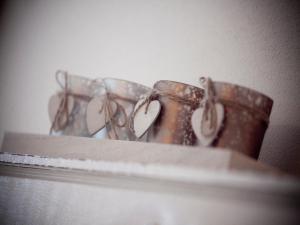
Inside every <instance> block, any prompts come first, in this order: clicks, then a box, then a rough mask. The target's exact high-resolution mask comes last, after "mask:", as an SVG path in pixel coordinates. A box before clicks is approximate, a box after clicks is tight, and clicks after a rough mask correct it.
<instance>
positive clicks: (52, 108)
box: [48, 94, 75, 131]
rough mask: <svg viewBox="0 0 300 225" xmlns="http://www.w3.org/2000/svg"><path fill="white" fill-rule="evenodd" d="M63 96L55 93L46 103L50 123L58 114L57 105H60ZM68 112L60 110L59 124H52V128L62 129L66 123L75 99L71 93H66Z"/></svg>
mask: <svg viewBox="0 0 300 225" xmlns="http://www.w3.org/2000/svg"><path fill="white" fill-rule="evenodd" d="M63 98H64V96H63V95H62V94H56V95H52V96H51V98H50V100H49V104H48V113H49V117H50V121H51V123H53V122H54V120H55V117H56V116H57V114H58V110H59V107H60V106H61V103H62V101H63ZM67 101H68V102H67V103H68V106H67V107H68V108H67V110H68V114H67V113H66V112H62V113H61V115H60V121H59V124H57V123H56V124H54V127H53V129H54V130H56V131H57V130H59V129H63V127H64V126H65V125H66V124H67V121H68V116H69V115H70V114H71V113H72V110H73V108H74V104H75V100H74V98H73V97H72V96H71V95H68V100H67Z"/></svg>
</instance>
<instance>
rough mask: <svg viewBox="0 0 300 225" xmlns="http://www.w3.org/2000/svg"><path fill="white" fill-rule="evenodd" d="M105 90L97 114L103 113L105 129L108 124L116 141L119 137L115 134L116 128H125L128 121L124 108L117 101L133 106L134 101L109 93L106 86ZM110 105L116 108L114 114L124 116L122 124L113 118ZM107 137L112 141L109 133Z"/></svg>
mask: <svg viewBox="0 0 300 225" xmlns="http://www.w3.org/2000/svg"><path fill="white" fill-rule="evenodd" d="M103 84H104V83H103ZM104 86H105V84H104ZM105 90H106V94H105V95H106V98H105V100H104V103H103V105H102V106H101V108H100V110H99V113H103V111H104V118H105V119H104V120H105V127H106V129H107V130H108V124H109V125H110V127H111V129H112V131H113V133H114V136H115V139H117V140H118V139H119V136H118V134H117V131H116V127H118V128H122V127H126V125H127V124H128V120H129V119H128V116H127V113H126V110H125V108H124V107H123V106H122V105H121V104H120V103H119V102H118V101H117V99H120V100H124V101H127V102H130V103H132V104H134V103H135V101H133V100H132V99H130V98H125V97H122V96H120V95H117V94H113V93H109V92H108V91H107V89H106V86H105ZM112 104H115V105H116V107H117V109H116V113H120V114H121V115H123V116H124V121H123V122H122V121H120V119H118V118H116V117H115V116H114V112H113V108H112ZM119 118H120V117H119ZM107 135H108V138H109V139H113V138H112V136H111V135H110V132H109V131H108V132H107Z"/></svg>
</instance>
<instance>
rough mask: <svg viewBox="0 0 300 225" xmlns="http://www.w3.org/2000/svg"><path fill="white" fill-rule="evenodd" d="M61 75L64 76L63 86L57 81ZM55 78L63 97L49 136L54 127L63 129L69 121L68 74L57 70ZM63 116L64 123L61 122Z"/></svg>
mask: <svg viewBox="0 0 300 225" xmlns="http://www.w3.org/2000/svg"><path fill="white" fill-rule="evenodd" d="M61 73H62V74H63V76H64V80H65V84H64V85H62V84H61V82H60V80H59V77H58V76H59V74H61ZM55 78H56V81H57V83H58V84H59V85H60V87H61V88H62V89H63V97H62V98H61V100H60V103H59V107H58V109H57V111H56V114H55V117H54V120H53V122H52V124H51V127H50V131H49V134H50V135H51V134H52V132H53V129H54V126H58V129H63V128H64V126H65V125H66V124H68V121H69V109H68V74H67V72H65V71H61V70H58V71H57V72H56V74H55ZM64 116H65V118H66V121H63V119H64ZM63 122H64V123H63Z"/></svg>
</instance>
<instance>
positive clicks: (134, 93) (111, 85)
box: [96, 78, 152, 141]
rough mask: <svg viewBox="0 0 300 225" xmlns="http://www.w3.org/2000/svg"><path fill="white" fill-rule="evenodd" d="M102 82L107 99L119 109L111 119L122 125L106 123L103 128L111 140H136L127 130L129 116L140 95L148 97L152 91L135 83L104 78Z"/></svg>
mask: <svg viewBox="0 0 300 225" xmlns="http://www.w3.org/2000/svg"><path fill="white" fill-rule="evenodd" d="M103 82H104V84H105V87H106V92H107V94H108V97H109V98H110V99H111V100H114V101H116V102H117V103H118V104H119V109H118V110H117V112H116V115H114V118H113V119H114V120H116V121H117V122H118V123H120V124H123V125H124V126H118V125H113V124H111V123H108V124H107V126H106V128H105V129H106V132H108V135H109V136H110V137H111V138H113V139H119V140H136V137H135V136H134V134H133V133H132V132H131V130H130V129H129V120H130V115H131V113H132V112H133V109H134V106H135V104H136V103H137V101H138V100H139V98H140V97H141V96H142V95H148V94H149V93H150V92H151V91H152V89H151V88H149V87H146V86H144V85H141V84H138V83H135V82H131V81H126V80H120V79H115V78H104V79H103ZM121 109H122V110H121ZM124 112H125V114H124ZM113 126H114V127H113ZM96 137H97V135H96ZM141 141H143V139H142V140H141Z"/></svg>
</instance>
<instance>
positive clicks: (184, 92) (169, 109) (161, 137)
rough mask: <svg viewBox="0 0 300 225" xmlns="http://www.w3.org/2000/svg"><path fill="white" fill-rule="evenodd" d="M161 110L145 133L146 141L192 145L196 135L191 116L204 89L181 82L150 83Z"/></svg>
mask: <svg viewBox="0 0 300 225" xmlns="http://www.w3.org/2000/svg"><path fill="white" fill-rule="evenodd" d="M153 89H154V90H155V91H157V93H158V100H159V101H160V103H161V112H160V114H159V116H158V118H157V119H156V121H155V123H154V124H153V126H152V128H151V129H150V131H149V133H148V141H149V142H158V143H166V144H181V145H195V144H196V143H197V138H196V136H195V134H194V132H193V129H192V126H191V116H192V113H193V112H194V110H195V109H197V107H198V104H199V102H200V100H201V99H202V98H203V94H204V90H203V89H201V88H199V87H195V86H191V85H188V84H184V83H179V82H175V81H167V80H161V81H158V82H156V83H155V84H154V87H153Z"/></svg>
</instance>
